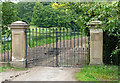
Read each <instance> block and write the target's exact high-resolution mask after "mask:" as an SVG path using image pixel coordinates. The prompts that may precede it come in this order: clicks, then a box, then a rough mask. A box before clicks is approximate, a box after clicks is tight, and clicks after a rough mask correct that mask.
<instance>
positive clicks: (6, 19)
mask: <svg viewBox="0 0 120 83" xmlns="http://www.w3.org/2000/svg"><path fill="white" fill-rule="evenodd" d="M17 19H18V17H17V10H16V8H15V7H14V3H12V2H3V3H2V34H5V33H6V31H7V30H8V27H7V26H8V24H11V23H12V22H14V21H16V20H17Z"/></svg>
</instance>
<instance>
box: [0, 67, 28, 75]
mask: <svg viewBox="0 0 120 83" xmlns="http://www.w3.org/2000/svg"><path fill="white" fill-rule="evenodd" d="M7 70H13V71H24V70H28V68H15V67H12V66H10V65H8V66H6V67H4V66H2V67H0V73H1V72H5V71H7Z"/></svg>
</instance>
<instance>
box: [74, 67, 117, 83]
mask: <svg viewBox="0 0 120 83" xmlns="http://www.w3.org/2000/svg"><path fill="white" fill-rule="evenodd" d="M74 77H75V78H76V79H77V80H78V81H117V80H118V66H108V65H102V66H90V65H89V66H84V68H83V69H81V70H80V72H77V73H76V74H75V76H74Z"/></svg>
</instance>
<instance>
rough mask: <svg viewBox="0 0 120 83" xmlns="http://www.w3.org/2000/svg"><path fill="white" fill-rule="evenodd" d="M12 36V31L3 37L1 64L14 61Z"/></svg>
mask: <svg viewBox="0 0 120 83" xmlns="http://www.w3.org/2000/svg"><path fill="white" fill-rule="evenodd" d="M11 49H12V36H11V31H8V32H6V33H5V34H4V35H2V36H1V51H0V52H1V53H0V62H10V61H12V50H11Z"/></svg>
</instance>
